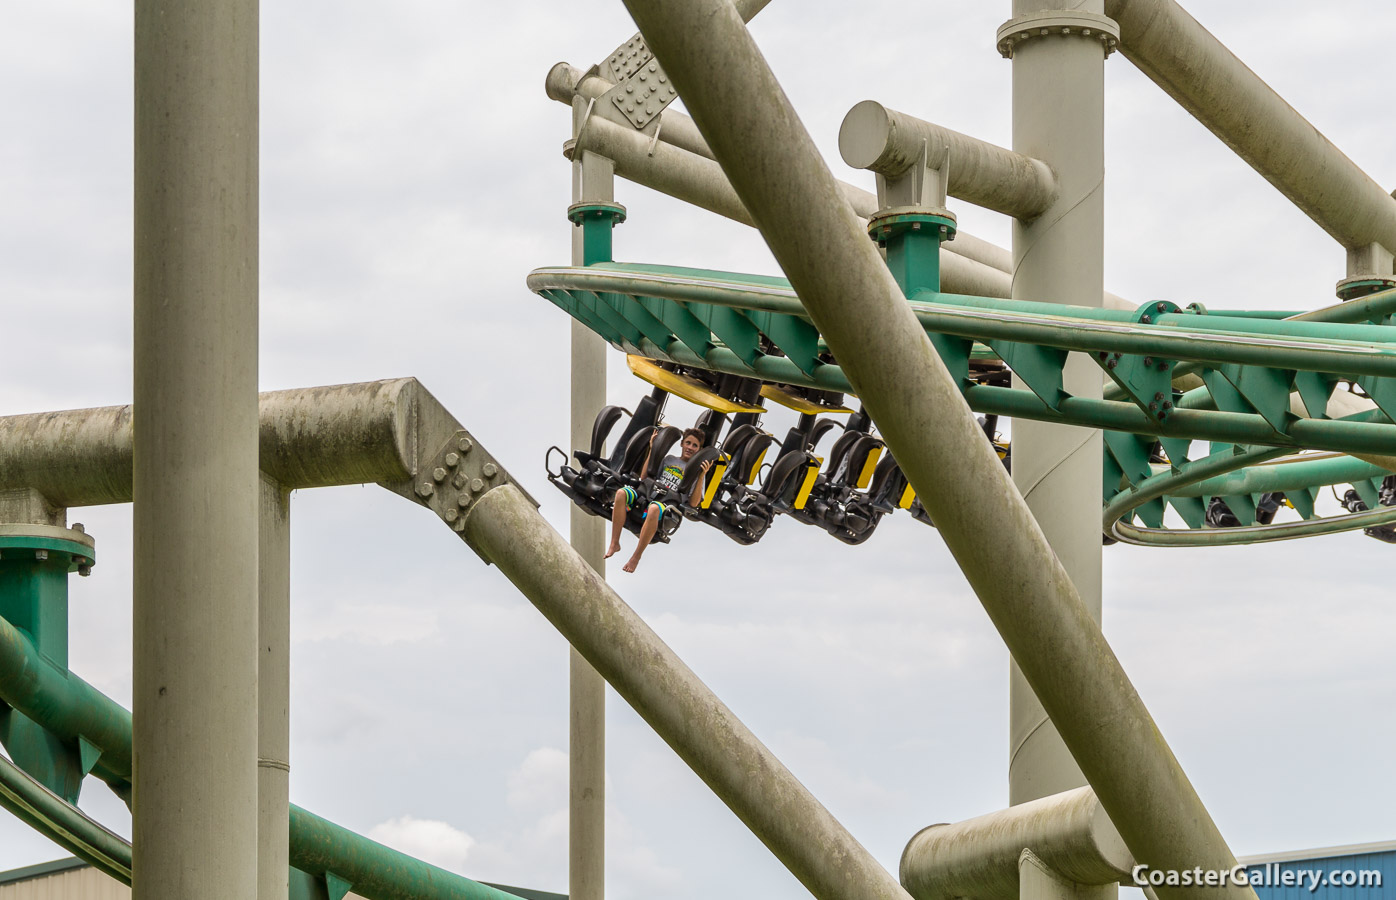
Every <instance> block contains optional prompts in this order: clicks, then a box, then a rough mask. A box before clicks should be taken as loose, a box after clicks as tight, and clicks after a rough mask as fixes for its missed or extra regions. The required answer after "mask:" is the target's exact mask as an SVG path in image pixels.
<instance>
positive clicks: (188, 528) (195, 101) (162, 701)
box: [133, 0, 258, 900]
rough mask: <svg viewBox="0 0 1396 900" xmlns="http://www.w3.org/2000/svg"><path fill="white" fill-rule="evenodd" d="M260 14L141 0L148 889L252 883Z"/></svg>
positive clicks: (238, 894)
mask: <svg viewBox="0 0 1396 900" xmlns="http://www.w3.org/2000/svg"><path fill="white" fill-rule="evenodd" d="M257 21H258V5H257V0H226V2H219V3H212V2H193V3H168V2H162V0H137V2H136V6H135V284H134V288H135V329H134V334H135V403H134V416H135V419H134V434H135V442H134V446H135V454H134V459H133V493H134V500H135V509H134V578H133V582H134V583H133V594H134V600H135V611H134V690H133V694H134V703H135V722H136V726H135V739H134V757H135V768H136V775H135V777H136V779H137V780H138V781H139V783H140V787H139V789H138V796H137V797H136V798H135V804H134V810H135V817H134V823H133V843H134V845H135V848H136V849H135V859H134V869H135V873H134V877H135V886H134V895H135V896H136V897H137V898H140V900H186V898H189V897H200V898H205V900H247V898H248V897H253V896H256V894H257V882H258V874H257V806H258V797H257V586H258V585H257V581H258V576H257V551H258V538H257V519H258V516H257V506H258V464H257V441H258V435H257V135H258V117H257V83H258V79H257Z"/></svg>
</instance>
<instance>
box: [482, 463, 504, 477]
mask: <svg viewBox="0 0 1396 900" xmlns="http://www.w3.org/2000/svg"><path fill="white" fill-rule="evenodd" d="M480 471H482V472H484V473H485V477H486V478H493V477H494V476H496V475H498V474H499V466H496V465H495V464H494V463H485V465H484V467H483V468H481V469H480Z"/></svg>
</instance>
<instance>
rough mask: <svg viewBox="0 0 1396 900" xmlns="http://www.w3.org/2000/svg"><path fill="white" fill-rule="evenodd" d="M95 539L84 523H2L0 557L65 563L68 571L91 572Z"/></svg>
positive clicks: (86, 573) (89, 573)
mask: <svg viewBox="0 0 1396 900" xmlns="http://www.w3.org/2000/svg"><path fill="white" fill-rule="evenodd" d="M96 546H97V544H96V541H94V540H93V539H92V536H91V535H89V534H87V532H86V531H84V530H83V527H82V525H80V524H75V525H74V526H73V527H72V528H59V527H58V526H55V525H0V560H6V561H10V560H15V559H21V560H24V559H28V560H36V561H39V562H44V561H48V562H52V563H55V564H64V565H66V567H67V571H68V572H77V573H78V574H79V575H81V576H84V577H86V576H88V575H91V574H92V566H93V565H95V564H96V561H97V554H96V550H95V548H96Z"/></svg>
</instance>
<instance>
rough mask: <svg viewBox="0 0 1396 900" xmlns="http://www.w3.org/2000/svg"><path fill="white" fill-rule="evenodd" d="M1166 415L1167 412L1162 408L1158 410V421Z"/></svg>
mask: <svg viewBox="0 0 1396 900" xmlns="http://www.w3.org/2000/svg"><path fill="white" fill-rule="evenodd" d="M1166 415H1168V413H1166V412H1163V411H1162V410H1160V411H1159V414H1158V417H1159V421H1160V422H1162V421H1163V417H1164V416H1166Z"/></svg>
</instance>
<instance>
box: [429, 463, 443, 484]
mask: <svg viewBox="0 0 1396 900" xmlns="http://www.w3.org/2000/svg"><path fill="white" fill-rule="evenodd" d="M431 480H432V481H435V482H436V483H437V484H440V483H441V482H443V481H445V480H446V470H445V469H443V468H441V467H440V466H437V467H436V468H434V469H432V470H431Z"/></svg>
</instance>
